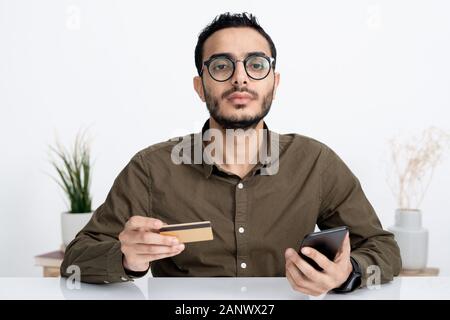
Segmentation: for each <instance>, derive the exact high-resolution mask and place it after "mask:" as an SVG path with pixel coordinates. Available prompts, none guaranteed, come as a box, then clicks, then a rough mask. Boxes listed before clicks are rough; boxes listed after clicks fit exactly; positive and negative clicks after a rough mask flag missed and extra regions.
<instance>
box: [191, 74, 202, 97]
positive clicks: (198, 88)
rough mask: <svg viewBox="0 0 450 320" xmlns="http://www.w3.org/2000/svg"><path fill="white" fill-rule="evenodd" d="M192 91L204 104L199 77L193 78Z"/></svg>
mask: <svg viewBox="0 0 450 320" xmlns="http://www.w3.org/2000/svg"><path fill="white" fill-rule="evenodd" d="M193 82H194V89H195V91H196V92H197V94H198V96H199V97H200V99H202V101H203V102H205V92H204V91H203V84H202V78H201V77H200V76H195V77H194V81H193Z"/></svg>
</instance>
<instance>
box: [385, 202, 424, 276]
mask: <svg viewBox="0 0 450 320" xmlns="http://www.w3.org/2000/svg"><path fill="white" fill-rule="evenodd" d="M388 230H389V231H391V232H392V233H393V234H394V235H395V240H396V241H397V244H398V246H399V248H400V254H401V257H402V268H403V269H406V270H420V269H424V268H425V267H426V266H427V259H428V230H427V229H425V228H423V227H422V212H421V211H420V210H413V209H397V210H396V212H395V225H394V226H392V227H390V228H388Z"/></svg>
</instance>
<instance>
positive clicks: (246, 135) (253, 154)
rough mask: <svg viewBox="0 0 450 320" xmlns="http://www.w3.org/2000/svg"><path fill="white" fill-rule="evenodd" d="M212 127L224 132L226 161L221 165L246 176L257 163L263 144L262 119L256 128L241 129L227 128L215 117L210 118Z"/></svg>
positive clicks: (225, 168) (223, 149) (224, 155)
mask: <svg viewBox="0 0 450 320" xmlns="http://www.w3.org/2000/svg"><path fill="white" fill-rule="evenodd" d="M209 127H210V129H217V130H219V131H220V132H221V134H222V141H223V146H222V152H223V157H224V161H223V163H222V164H220V165H219V166H220V167H221V168H222V169H224V170H226V171H228V172H231V173H233V174H236V175H237V176H239V177H241V178H243V177H245V176H246V175H247V174H248V173H249V172H250V171H251V170H252V169H253V167H254V166H255V165H256V163H257V159H258V158H257V157H258V154H259V150H260V148H261V146H262V145H263V144H262V142H263V141H262V137H263V135H262V134H260V133H262V129H263V128H264V122H263V120H261V121H260V122H259V123H258V124H257V125H256V126H255V127H254V128H251V129H241V130H228V131H227V130H226V129H224V128H223V127H222V126H221V125H219V124H218V123H217V122H216V121H215V120H214V119H213V118H210V119H209Z"/></svg>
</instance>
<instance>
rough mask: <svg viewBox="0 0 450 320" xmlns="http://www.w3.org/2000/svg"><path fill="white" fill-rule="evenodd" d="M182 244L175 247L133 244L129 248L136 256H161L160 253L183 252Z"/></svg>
mask: <svg viewBox="0 0 450 320" xmlns="http://www.w3.org/2000/svg"><path fill="white" fill-rule="evenodd" d="M184 248H185V247H184V244H182V243H181V244H179V245H175V246H161V245H148V244H141V243H138V244H134V245H133V246H131V250H133V251H134V252H135V253H136V254H162V253H172V252H177V251H182V250H184Z"/></svg>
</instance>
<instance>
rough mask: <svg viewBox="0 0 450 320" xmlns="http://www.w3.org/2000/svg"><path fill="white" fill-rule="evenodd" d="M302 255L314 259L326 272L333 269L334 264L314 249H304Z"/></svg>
mask: <svg viewBox="0 0 450 320" xmlns="http://www.w3.org/2000/svg"><path fill="white" fill-rule="evenodd" d="M302 253H303V254H304V255H305V256H307V257H309V258H311V259H313V260H314V261H315V262H316V263H317V264H318V265H319V266H320V267H321V268H322V269H323V270H325V271H327V270H328V269H329V268H330V267H331V264H332V262H331V261H330V260H329V259H328V258H327V257H325V256H324V255H323V254H322V253H320V252H319V251H317V250H316V249H314V248H311V247H305V248H302ZM302 260H303V259H302Z"/></svg>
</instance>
